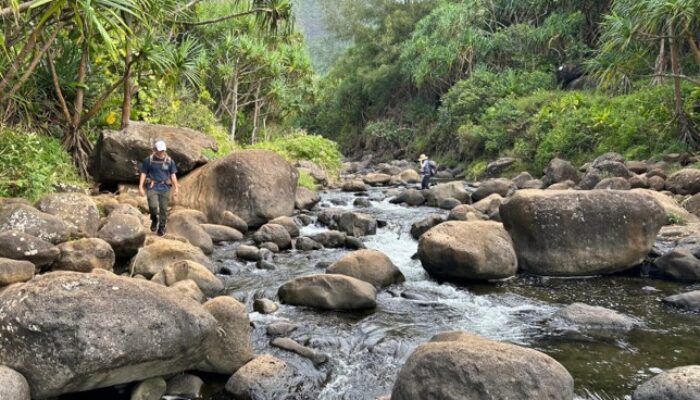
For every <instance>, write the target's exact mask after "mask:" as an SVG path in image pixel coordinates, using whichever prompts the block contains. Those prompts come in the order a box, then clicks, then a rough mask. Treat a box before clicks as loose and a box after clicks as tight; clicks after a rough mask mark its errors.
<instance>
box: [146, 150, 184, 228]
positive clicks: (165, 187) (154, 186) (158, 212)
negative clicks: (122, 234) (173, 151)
mask: <svg viewBox="0 0 700 400" xmlns="http://www.w3.org/2000/svg"><path fill="white" fill-rule="evenodd" d="M165 149H166V147H165V142H164V141H162V140H158V141H156V143H155V145H154V151H153V154H151V155H150V156H148V157H146V159H145V160H143V163H142V164H141V169H140V172H141V174H140V176H139V194H140V195H141V196H144V195H146V194H147V199H148V211H149V212H150V214H151V232H156V231H157V232H158V236H163V235H165V224H166V222H167V220H168V203H169V202H170V188H171V187H172V188H173V196H177V194H178V191H179V188H178V183H177V176H176V175H175V174H176V173H177V167H176V166H175V161H174V160H173V159H172V158H170V157H169V156H168V155H167V154H166V153H165ZM144 184H145V185H146V187H147V190H146V191H144Z"/></svg>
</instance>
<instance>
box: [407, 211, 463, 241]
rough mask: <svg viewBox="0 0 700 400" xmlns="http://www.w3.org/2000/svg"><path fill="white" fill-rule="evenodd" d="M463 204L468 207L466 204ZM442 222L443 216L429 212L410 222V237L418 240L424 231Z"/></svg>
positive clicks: (443, 220)
mask: <svg viewBox="0 0 700 400" xmlns="http://www.w3.org/2000/svg"><path fill="white" fill-rule="evenodd" d="M464 206H465V207H470V206H467V205H466V204H465V205H464ZM455 208H457V207H455ZM443 222H445V217H443V216H442V215H440V214H430V215H428V216H427V217H425V218H422V219H419V220H418V221H416V222H414V223H413V224H411V237H413V238H414V239H416V240H418V239H419V238H420V237H421V236H422V235H423V234H424V233H425V232H428V231H429V230H430V229H432V228H433V227H434V226H437V225H440V224H441V223H443Z"/></svg>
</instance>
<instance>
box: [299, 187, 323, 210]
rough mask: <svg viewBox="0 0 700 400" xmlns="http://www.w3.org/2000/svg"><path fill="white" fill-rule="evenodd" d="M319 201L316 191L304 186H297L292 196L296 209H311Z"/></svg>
mask: <svg viewBox="0 0 700 400" xmlns="http://www.w3.org/2000/svg"><path fill="white" fill-rule="evenodd" d="M319 201H321V196H319V195H318V193H316V192H312V191H311V190H309V189H307V188H305V187H298V188H297V193H296V197H295V198H294V207H295V208H296V209H297V210H311V209H312V208H314V206H315V205H316V204H318V202H319Z"/></svg>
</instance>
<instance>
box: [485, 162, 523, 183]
mask: <svg viewBox="0 0 700 400" xmlns="http://www.w3.org/2000/svg"><path fill="white" fill-rule="evenodd" d="M515 161H516V160H515V158H511V157H503V158H499V159H498V160H496V161H492V162H490V163H489V164H488V165H487V166H486V177H488V178H498V177H499V176H500V175H501V174H502V173H503V172H505V171H506V170H507V169H508V168H509V167H510V166H511V165H513V164H515Z"/></svg>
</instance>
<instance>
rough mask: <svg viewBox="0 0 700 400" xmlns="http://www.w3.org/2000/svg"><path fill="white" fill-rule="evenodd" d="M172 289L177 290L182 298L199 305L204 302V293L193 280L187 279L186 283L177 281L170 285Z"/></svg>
mask: <svg viewBox="0 0 700 400" xmlns="http://www.w3.org/2000/svg"><path fill="white" fill-rule="evenodd" d="M170 288H172V289H175V290H177V291H178V292H180V293H181V295H182V297H186V298H189V299H192V300H194V301H196V302H197V303H200V304H201V303H203V302H204V298H205V296H204V293H202V290H201V289H200V288H199V286H197V282H195V281H193V280H192V279H185V280H184V281H177V282H175V283H173V284H172V285H170Z"/></svg>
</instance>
